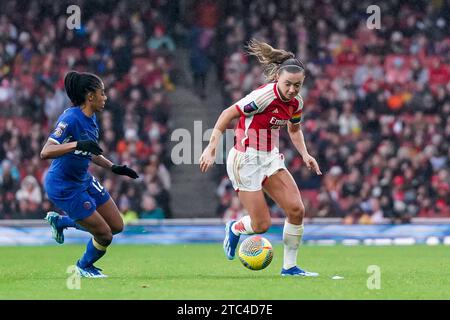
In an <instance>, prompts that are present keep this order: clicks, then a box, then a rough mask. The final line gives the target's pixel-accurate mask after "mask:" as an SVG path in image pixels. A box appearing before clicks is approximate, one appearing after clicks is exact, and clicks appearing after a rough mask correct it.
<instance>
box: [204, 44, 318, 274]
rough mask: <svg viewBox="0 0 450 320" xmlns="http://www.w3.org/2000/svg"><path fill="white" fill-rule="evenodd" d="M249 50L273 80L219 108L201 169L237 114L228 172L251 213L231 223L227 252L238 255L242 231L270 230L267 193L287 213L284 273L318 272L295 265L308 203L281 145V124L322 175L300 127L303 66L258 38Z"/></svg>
mask: <svg viewBox="0 0 450 320" xmlns="http://www.w3.org/2000/svg"><path fill="white" fill-rule="evenodd" d="M248 54H250V55H253V56H256V57H257V58H258V60H259V62H260V63H261V64H262V65H263V66H264V69H265V70H264V71H265V75H266V77H267V79H268V80H269V81H270V82H269V83H267V84H265V85H263V86H261V87H259V88H258V89H256V90H254V91H252V92H251V93H250V94H248V95H247V96H246V97H244V98H242V99H241V100H239V101H238V102H236V103H235V104H234V105H232V106H230V107H229V108H227V109H225V110H224V111H223V112H222V113H221V115H220V116H219V118H218V120H217V122H216V124H215V126H214V130H213V133H212V135H211V139H210V141H209V144H208V146H207V147H206V148H205V150H204V151H203V154H202V156H201V157H200V169H201V171H202V172H206V171H207V170H208V169H209V168H210V167H211V166H212V165H213V164H214V161H215V158H216V148H217V145H218V143H219V140H220V137H221V135H222V134H223V132H224V131H225V129H226V128H227V126H228V124H229V123H230V122H231V121H232V120H233V119H235V118H239V122H238V124H237V126H236V129H235V145H234V147H233V148H232V149H231V150H230V152H229V154H228V158H227V172H228V176H229V178H230V180H231V182H232V184H233V188H234V189H235V190H236V191H237V192H238V196H239V200H240V201H241V203H242V204H243V206H244V208H245V209H246V210H247V212H248V215H246V216H244V217H242V218H241V219H240V220H238V221H229V222H228V223H227V225H226V227H225V231H226V232H225V240H224V243H223V246H224V251H225V255H226V256H227V258H228V259H230V260H232V259H234V257H235V252H236V247H237V245H238V243H239V237H240V235H241V234H246V235H250V234H255V233H258V234H260V233H264V232H266V231H267V230H268V229H269V227H270V225H271V218H270V212H269V208H268V206H267V203H266V201H265V198H264V192H266V193H267V194H268V195H269V196H270V197H271V198H272V199H273V200H274V201H275V202H276V203H277V204H278V205H279V206H280V207H281V208H282V209H283V211H284V212H285V214H286V216H287V219H286V220H285V223H284V228H283V244H284V257H283V268H282V270H281V275H283V276H309V277H311V276H312V277H315V276H318V273H315V272H309V271H305V270H303V269H301V268H300V267H299V266H298V265H297V252H298V248H299V245H300V243H301V240H302V236H303V217H304V215H305V207H304V205H303V202H302V198H301V195H300V191H299V189H298V188H297V185H296V183H295V181H294V179H293V178H292V176H291V174H290V173H289V172H288V170H287V169H286V166H285V164H284V157H283V154H281V153H279V150H278V134H279V129H280V128H281V127H284V126H286V125H287V129H288V133H289V137H290V138H291V141H292V143H293V144H294V146H295V148H296V149H297V150H298V152H299V153H300V155H301V157H302V158H303V161H304V163H305V164H306V166H307V167H308V168H309V169H310V170H313V171H314V172H315V173H316V174H318V175H321V174H322V172H321V171H320V168H319V165H318V163H317V161H316V160H315V159H314V158H313V157H312V156H311V155H310V154H309V153H308V150H307V148H306V144H305V140H304V137H303V133H302V130H301V123H302V113H303V100H302V97H301V96H300V93H299V92H300V89H301V87H302V85H303V81H304V80H305V68H304V65H303V63H302V62H301V61H299V60H298V59H296V58H295V55H294V54H293V53H292V52H288V51H285V50H280V49H275V48H273V47H272V46H270V45H269V44H267V43H264V42H260V41H257V40H251V41H250V42H249V45H248Z"/></svg>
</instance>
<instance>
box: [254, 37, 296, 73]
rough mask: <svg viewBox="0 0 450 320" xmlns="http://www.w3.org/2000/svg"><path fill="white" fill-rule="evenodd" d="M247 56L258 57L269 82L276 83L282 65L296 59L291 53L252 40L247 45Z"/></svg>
mask: <svg viewBox="0 0 450 320" xmlns="http://www.w3.org/2000/svg"><path fill="white" fill-rule="evenodd" d="M247 54H248V55H251V56H256V57H257V58H258V61H259V62H260V63H261V64H262V65H263V68H264V75H265V76H266V78H267V79H268V80H269V81H275V80H276V75H277V72H278V71H279V68H280V65H281V64H282V63H283V62H284V61H286V60H288V59H295V55H294V54H293V53H292V52H290V51H285V50H281V49H275V48H273V47H272V46H271V45H269V44H267V43H265V42H262V41H258V40H256V39H251V40H250V41H249V43H248V45H247Z"/></svg>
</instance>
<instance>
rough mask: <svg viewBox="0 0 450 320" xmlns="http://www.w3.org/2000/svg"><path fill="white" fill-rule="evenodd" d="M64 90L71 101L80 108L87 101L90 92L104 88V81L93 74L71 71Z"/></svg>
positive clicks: (65, 80)
mask: <svg viewBox="0 0 450 320" xmlns="http://www.w3.org/2000/svg"><path fill="white" fill-rule="evenodd" d="M64 88H65V89H66V92H67V96H68V97H69V99H70V101H72V103H73V104H74V105H76V106H79V105H81V104H83V103H84V102H85V101H86V95H87V94H88V93H89V92H95V90H97V89H101V88H102V80H101V79H100V78H99V77H98V76H96V75H95V74H92V73H87V72H83V73H79V72H76V71H70V72H69V73H67V74H66V77H65V78H64Z"/></svg>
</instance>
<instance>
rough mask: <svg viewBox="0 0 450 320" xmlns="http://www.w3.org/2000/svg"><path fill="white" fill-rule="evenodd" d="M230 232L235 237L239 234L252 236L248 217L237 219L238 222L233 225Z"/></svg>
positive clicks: (252, 232)
mask: <svg viewBox="0 0 450 320" xmlns="http://www.w3.org/2000/svg"><path fill="white" fill-rule="evenodd" d="M231 231H232V232H233V233H234V234H235V235H237V236H238V235H241V234H254V233H255V231H253V228H252V220H251V219H250V216H244V217H242V218H241V219H239V221H237V222H236V223H235V224H233V226H232V228H231Z"/></svg>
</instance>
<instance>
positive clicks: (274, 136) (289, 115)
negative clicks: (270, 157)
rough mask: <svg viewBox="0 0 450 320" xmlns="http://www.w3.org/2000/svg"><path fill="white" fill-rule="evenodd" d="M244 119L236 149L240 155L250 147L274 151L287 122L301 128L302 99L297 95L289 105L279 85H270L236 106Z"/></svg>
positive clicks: (264, 86) (236, 139) (240, 120)
mask: <svg viewBox="0 0 450 320" xmlns="http://www.w3.org/2000/svg"><path fill="white" fill-rule="evenodd" d="M235 106H236V108H237V109H238V110H239V112H240V114H241V117H240V119H239V122H238V123H237V125H236V129H235V145H234V147H235V148H236V149H237V150H239V151H245V150H246V149H247V147H251V148H254V149H256V150H260V151H271V150H272V149H273V148H274V147H278V139H279V130H280V128H281V127H284V126H286V125H287V123H288V121H290V122H291V123H293V124H300V123H301V121H302V110H303V99H302V97H301V96H300V94H298V95H297V96H296V97H295V98H293V99H291V100H290V101H287V102H286V101H283V100H281V98H280V94H279V92H278V89H277V83H276V82H271V83H267V84H265V85H263V86H261V87H259V88H258V89H256V90H253V91H252V92H250V93H249V94H248V95H247V96H245V97H244V98H242V99H241V100H239V101H238V102H237V103H236V104H235Z"/></svg>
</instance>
